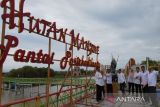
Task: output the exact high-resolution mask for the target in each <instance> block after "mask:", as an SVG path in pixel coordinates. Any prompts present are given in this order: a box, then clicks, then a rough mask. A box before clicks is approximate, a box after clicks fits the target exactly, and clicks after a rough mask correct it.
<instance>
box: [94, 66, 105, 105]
mask: <svg viewBox="0 0 160 107" xmlns="http://www.w3.org/2000/svg"><path fill="white" fill-rule="evenodd" d="M95 80H96V100H97V102H98V103H99V101H100V100H102V86H103V81H104V79H103V76H102V74H101V72H100V69H99V68H96V73H95Z"/></svg>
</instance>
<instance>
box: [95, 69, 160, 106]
mask: <svg viewBox="0 0 160 107" xmlns="http://www.w3.org/2000/svg"><path fill="white" fill-rule="evenodd" d="M158 75H160V73H159V72H158V71H156V70H154V69H153V68H149V69H148V71H147V70H146V69H145V66H141V67H136V71H134V70H133V69H130V70H129V74H128V75H127V76H125V74H124V73H123V71H122V70H121V69H119V70H118V73H117V79H118V84H119V88H120V90H121V92H122V93H123V95H125V90H126V89H125V87H126V85H127V83H128V93H129V94H131V93H132V95H134V93H135V96H136V97H138V96H140V97H143V98H144V99H145V103H149V101H150V100H151V102H152V105H154V107H158V103H157V100H156V98H157V96H156V95H157V94H156V85H157V77H158ZM112 76H113V74H112V73H111V72H109V71H107V72H104V71H101V70H100V69H99V68H96V73H95V80H96V100H97V102H99V101H101V100H102V99H103V98H104V97H105V85H106V87H107V88H106V90H107V96H112V93H113V86H112V85H113V84H112Z"/></svg>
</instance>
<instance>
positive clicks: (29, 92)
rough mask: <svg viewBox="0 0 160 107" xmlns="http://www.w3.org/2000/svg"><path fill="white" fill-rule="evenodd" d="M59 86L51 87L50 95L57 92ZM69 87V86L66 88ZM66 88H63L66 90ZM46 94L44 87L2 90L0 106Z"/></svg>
mask: <svg viewBox="0 0 160 107" xmlns="http://www.w3.org/2000/svg"><path fill="white" fill-rule="evenodd" d="M60 87H61V86H60V85H58V86H57V85H56V86H51V87H50V93H54V92H57V90H59V89H60ZM68 87H69V86H68ZM68 87H64V88H63V90H64V89H67V88H68ZM45 93H46V85H40V86H34V87H32V86H23V88H17V90H16V91H15V90H3V92H2V104H6V103H8V102H12V101H15V100H20V99H24V98H32V97H35V96H38V95H39V96H42V95H45Z"/></svg>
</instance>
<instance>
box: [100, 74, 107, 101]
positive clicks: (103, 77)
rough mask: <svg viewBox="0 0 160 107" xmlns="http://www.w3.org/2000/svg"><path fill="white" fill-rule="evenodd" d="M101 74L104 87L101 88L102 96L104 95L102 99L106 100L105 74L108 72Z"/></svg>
mask: <svg viewBox="0 0 160 107" xmlns="http://www.w3.org/2000/svg"><path fill="white" fill-rule="evenodd" d="M101 74H102V79H103V80H102V86H101V91H102V95H103V97H102V99H103V100H104V98H105V81H106V76H105V74H106V72H105V71H101Z"/></svg>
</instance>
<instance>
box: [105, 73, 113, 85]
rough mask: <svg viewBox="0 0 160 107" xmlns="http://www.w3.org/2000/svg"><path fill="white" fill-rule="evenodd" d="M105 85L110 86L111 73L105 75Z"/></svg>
mask: <svg viewBox="0 0 160 107" xmlns="http://www.w3.org/2000/svg"><path fill="white" fill-rule="evenodd" d="M106 83H107V84H112V73H107V74H106Z"/></svg>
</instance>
